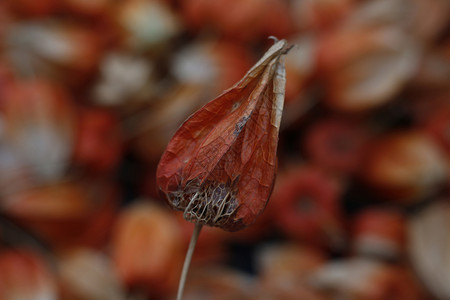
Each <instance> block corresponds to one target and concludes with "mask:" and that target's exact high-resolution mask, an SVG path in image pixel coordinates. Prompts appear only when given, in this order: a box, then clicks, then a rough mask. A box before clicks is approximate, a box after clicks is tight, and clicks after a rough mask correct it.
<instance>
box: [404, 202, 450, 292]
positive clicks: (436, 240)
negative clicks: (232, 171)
mask: <svg viewBox="0 0 450 300" xmlns="http://www.w3.org/2000/svg"><path fill="white" fill-rule="evenodd" d="M449 228H450V203H449V202H444V201H442V202H437V203H434V204H432V205H431V206H430V207H427V208H426V209H425V210H423V211H421V212H420V213H418V214H417V215H415V216H414V217H413V218H412V219H411V221H410V223H409V230H408V231H409V240H410V247H409V251H410V255H411V260H412V263H413V265H414V268H415V269H416V271H417V273H418V275H419V277H420V278H421V279H422V280H423V282H424V283H425V285H426V286H427V287H428V289H429V290H430V291H431V292H432V293H433V294H434V296H436V297H437V299H449V298H450V286H449V284H448V283H449V282H450V251H449V246H450V231H449Z"/></svg>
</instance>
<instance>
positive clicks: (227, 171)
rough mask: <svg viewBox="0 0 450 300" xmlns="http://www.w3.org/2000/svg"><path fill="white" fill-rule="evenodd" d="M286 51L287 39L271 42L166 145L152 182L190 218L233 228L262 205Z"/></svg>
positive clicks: (271, 172) (272, 160) (269, 179)
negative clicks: (236, 81) (249, 66)
mask: <svg viewBox="0 0 450 300" xmlns="http://www.w3.org/2000/svg"><path fill="white" fill-rule="evenodd" d="M287 51H288V47H287V43H286V41H285V40H281V41H278V42H276V43H275V44H274V45H273V46H272V47H271V48H270V49H269V50H268V51H267V52H266V53H265V55H264V56H263V57H262V58H261V60H260V61H259V62H258V63H257V64H256V65H255V66H253V67H252V68H251V69H250V71H249V72H248V73H247V74H246V75H245V76H244V78H242V79H241V80H240V81H239V82H238V83H237V84H236V85H235V86H233V87H232V88H231V89H229V90H227V91H225V92H224V93H223V94H222V95H220V96H219V97H217V98H216V99H215V100H213V101H211V102H210V103H208V104H206V105H205V106H204V107H203V108H201V109H200V110H199V111H197V112H196V113H194V114H193V115H192V116H191V117H190V118H189V119H188V120H187V121H185V122H184V124H183V125H182V126H181V127H180V128H179V129H178V131H177V132H176V133H175V135H174V136H173V138H172V140H171V141H170V142H169V145H168V146H167V149H166V151H165V152H164V154H163V156H162V158H161V161H160V163H159V166H158V169H157V183H158V186H159V187H160V189H161V191H162V192H163V193H164V194H165V195H166V198H167V201H168V203H169V204H170V205H171V206H172V207H173V208H174V209H176V210H181V211H184V217H185V219H187V220H188V221H191V222H195V223H198V224H204V225H210V226H217V227H221V228H223V229H225V230H228V231H236V230H239V229H242V228H244V227H246V226H248V225H250V224H251V223H253V222H254V221H255V219H256V217H257V216H258V215H259V214H260V213H261V212H262V210H263V209H264V207H265V206H266V203H267V200H268V198H269V196H270V193H271V191H272V186H273V182H274V179H275V169H276V165H277V161H276V148H277V142H278V131H279V126H280V121H281V112H282V108H283V101H284V89H285V81H286V80H285V69H284V63H283V59H282V56H283V54H286V52H287Z"/></svg>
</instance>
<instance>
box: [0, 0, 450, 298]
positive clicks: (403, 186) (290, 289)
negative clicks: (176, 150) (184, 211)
mask: <svg viewBox="0 0 450 300" xmlns="http://www.w3.org/2000/svg"><path fill="white" fill-rule="evenodd" d="M271 35H273V36H276V37H277V38H279V39H281V38H285V39H287V40H288V42H289V44H293V45H295V46H294V48H293V49H292V50H291V51H290V52H289V55H287V56H286V68H287V86H286V101H285V112H284V116H283V120H282V128H281V130H280V143H279V148H278V157H279V163H278V165H279V167H278V175H277V181H276V184H275V189H274V192H273V194H272V197H271V199H270V201H269V204H268V206H267V208H266V210H265V212H264V213H263V214H262V215H261V216H260V217H259V219H258V220H257V222H256V223H255V224H254V225H253V226H251V227H249V228H248V229H245V230H243V231H240V232H237V233H232V234H231V233H227V232H224V231H222V230H220V229H215V228H204V229H203V231H202V233H201V235H200V240H199V242H198V244H197V249H196V252H195V255H194V259H193V265H192V268H191V271H190V273H189V278H188V282H187V288H186V297H185V299H196V300H197V299H223V300H225V299H268V300H270V299H303V300H333V299H350V300H353V299H355V300H358V299H364V300H384V299H399V300H400V299H401V300H405V299H407V300H411V299H412V300H414V299H450V179H449V171H450V164H449V159H450V2H449V1H448V0H314V1H313V0H241V1H233V0H185V1H181V0H165V1H164V0H128V1H118V0H91V1H86V0H40V1H36V0H2V1H0V299H1V300H11V299H15V300H17V299H21V300H34V299H39V300H42V299H44V300H47V299H48V300H52V299H63V300H103V299H109V300H116V299H117V300H122V299H136V300H141V299H157V300H159V299H161V300H164V299H174V294H175V292H176V286H177V283H178V278H179V274H180V271H181V267H182V261H183V259H184V253H185V251H186V248H187V244H188V241H189V238H190V234H191V232H192V229H193V225H192V224H190V223H188V222H186V221H184V220H183V218H182V216H181V215H180V214H179V213H176V212H173V211H171V210H170V209H169V208H168V206H167V205H166V204H165V203H164V201H163V199H162V198H161V196H160V195H159V193H158V191H157V187H156V184H155V169H156V165H157V163H158V160H159V158H160V156H161V154H162V152H163V151H164V148H165V147H166V145H167V143H168V141H169V140H170V137H171V136H172V134H173V133H174V132H175V130H176V129H177V128H178V126H180V124H181V123H182V122H183V120H184V119H185V118H186V117H187V116H189V115H190V114H191V113H193V112H194V111H195V110H196V109H198V108H200V107H201V106H202V105H204V104H205V103H206V102H208V101H210V100H211V99H213V98H215V97H216V96H217V95H219V94H220V93H221V92H222V91H223V90H224V89H226V88H229V87H231V86H232V85H233V84H234V83H235V82H237V81H238V80H239V79H240V78H241V76H243V75H244V74H245V72H246V71H247V70H248V69H249V68H250V67H251V66H252V65H253V64H254V63H255V62H256V61H257V60H258V58H259V57H260V56H261V55H262V54H263V53H264V52H265V51H266V50H267V49H268V47H269V46H270V45H271V44H272V43H273V41H272V40H270V39H268V36H271Z"/></svg>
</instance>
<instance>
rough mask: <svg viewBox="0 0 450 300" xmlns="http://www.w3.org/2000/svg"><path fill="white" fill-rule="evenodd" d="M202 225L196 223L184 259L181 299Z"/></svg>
mask: <svg viewBox="0 0 450 300" xmlns="http://www.w3.org/2000/svg"><path fill="white" fill-rule="evenodd" d="M202 226H203V225H202V224H195V227H194V231H193V232H192V236H191V241H190V243H189V248H188V250H187V253H186V258H185V259H184V264H183V270H182V271H181V278H180V283H179V284H178V293H177V300H181V299H182V297H183V291H184V285H185V283H186V277H187V273H188V270H189V265H190V264H191V259H192V254H194V249H195V245H196V244H197V239H198V236H199V234H200V231H201V230H202Z"/></svg>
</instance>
